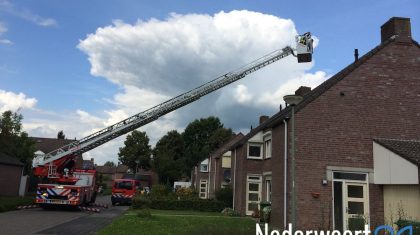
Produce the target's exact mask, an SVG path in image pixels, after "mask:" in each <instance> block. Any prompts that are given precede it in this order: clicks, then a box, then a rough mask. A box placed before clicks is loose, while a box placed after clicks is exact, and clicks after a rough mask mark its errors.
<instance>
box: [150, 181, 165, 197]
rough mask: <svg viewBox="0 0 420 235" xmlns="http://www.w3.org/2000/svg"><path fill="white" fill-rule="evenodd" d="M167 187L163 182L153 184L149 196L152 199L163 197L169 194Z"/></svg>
mask: <svg viewBox="0 0 420 235" xmlns="http://www.w3.org/2000/svg"><path fill="white" fill-rule="evenodd" d="M169 192H170V190H169V188H168V187H167V186H166V185H163V184H157V185H154V186H153V188H152V191H151V192H150V197H151V198H153V199H163V198H165V197H167V196H168V195H169Z"/></svg>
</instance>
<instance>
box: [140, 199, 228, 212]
mask: <svg viewBox="0 0 420 235" xmlns="http://www.w3.org/2000/svg"><path fill="white" fill-rule="evenodd" d="M145 203H147V204H149V206H150V208H151V209H157V210H180V211H188V210H193V211H203V212H220V211H222V210H223V209H224V207H225V205H224V203H223V202H219V201H214V200H176V199H175V200H174V199H169V200H168V199H149V201H147V202H146V200H145V199H144V198H142V197H137V198H135V199H134V200H133V208H144V207H145V205H144V204H145Z"/></svg>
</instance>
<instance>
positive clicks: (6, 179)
mask: <svg viewBox="0 0 420 235" xmlns="http://www.w3.org/2000/svg"><path fill="white" fill-rule="evenodd" d="M22 173H23V164H22V163H21V162H20V161H19V160H18V159H16V158H13V157H10V156H8V155H6V154H4V153H0V195H1V196H17V195H19V187H20V184H21V177H22Z"/></svg>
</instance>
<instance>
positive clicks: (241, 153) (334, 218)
mask: <svg viewBox="0 0 420 235" xmlns="http://www.w3.org/2000/svg"><path fill="white" fill-rule="evenodd" d="M296 94H297V95H300V96H302V97H303V99H302V101H301V102H300V103H298V104H297V105H296V106H294V110H295V115H294V120H295V126H294V136H295V138H294V139H293V140H294V141H293V144H294V147H295V176H296V177H295V181H294V184H295V188H296V207H295V208H296V224H295V225H294V227H295V228H298V229H303V230H305V229H311V230H313V229H339V230H344V229H347V228H349V227H350V225H351V224H352V223H355V222H357V219H360V218H363V219H364V220H365V222H366V223H369V224H370V225H371V227H376V226H379V225H382V224H384V223H385V222H389V216H390V214H392V213H393V212H392V211H395V210H396V208H395V206H396V205H397V204H398V202H399V201H402V202H404V201H407V200H409V204H407V203H406V204H404V203H403V205H402V208H403V209H405V210H406V212H407V213H410V214H409V216H410V217H412V218H416V216H418V215H417V214H416V213H415V212H411V211H410V210H409V208H410V207H413V206H416V205H418V203H419V200H420V191H419V190H420V186H419V158H420V157H419V155H418V154H417V155H416V154H415V153H414V154H413V153H411V155H408V154H406V153H405V152H404V151H403V150H401V149H404V148H395V149H393V148H392V147H389V146H388V145H391V146H395V145H397V144H395V143H393V144H389V142H392V141H394V142H395V141H397V142H398V141H402V142H403V143H406V142H408V143H417V142H418V141H419V140H420V105H419V104H420V46H419V44H418V43H417V42H415V41H414V40H413V39H412V38H411V25H410V19H408V18H399V17H394V18H391V19H390V20H389V21H387V22H386V23H385V24H384V25H383V26H382V27H381V43H380V45H378V46H377V47H376V48H374V49H373V50H371V51H370V52H368V53H367V54H366V55H364V56H363V57H361V58H357V57H356V58H355V62H354V63H352V64H350V65H349V66H347V67H346V68H345V69H343V70H342V71H340V72H339V73H337V74H336V75H335V76H333V77H331V78H330V79H328V80H327V81H325V82H324V83H323V84H321V85H319V86H318V87H316V88H315V89H314V90H310V89H309V88H301V89H298V90H297V91H296ZM291 111H292V107H291V106H288V107H286V108H285V109H283V110H281V111H280V112H278V113H276V114H275V115H273V116H272V117H270V118H269V119H268V120H266V121H263V122H261V124H260V125H259V126H258V127H256V128H254V129H253V130H252V131H251V132H250V133H249V134H248V135H246V136H245V137H244V138H242V139H241V140H240V141H238V142H237V143H235V145H234V146H233V147H232V155H233V161H234V163H233V165H234V171H235V174H234V192H235V194H234V209H235V210H237V211H239V212H241V213H242V214H250V212H252V210H253V209H255V208H256V207H258V204H259V202H261V201H262V200H267V199H270V200H271V204H272V212H271V223H272V225H273V226H274V227H277V228H282V227H285V226H286V225H287V223H290V222H291V221H292V218H291V215H292V194H291V192H292V181H291V176H292V175H291V156H290V154H291V147H292V138H291V137H290V136H291V132H292V128H291V121H290V119H291V117H292V115H291ZM268 139H270V144H268V145H267V147H265V141H266V140H268ZM387 144H388V145H387ZM397 146H398V145H397ZM410 146H417V145H415V144H411V145H410ZM270 148H271V149H270ZM396 149H398V150H396ZM414 149H415V147H414ZM399 151H400V152H399ZM413 151H414V152H415V150H411V152H413ZM265 152H270V153H271V154H269V155H266V154H265ZM401 152H402V153H401ZM267 156H269V157H267ZM394 167H395V168H394ZM395 172H398V173H395ZM389 175H391V177H389ZM268 182H269V183H268ZM268 184H269V186H268ZM268 191H269V192H271V196H269V197H268V193H267V192H268ZM390 206H391V207H394V208H390ZM417 208H418V207H417ZM417 211H418V210H417ZM394 218H395V217H394ZM417 219H419V218H418V217H417Z"/></svg>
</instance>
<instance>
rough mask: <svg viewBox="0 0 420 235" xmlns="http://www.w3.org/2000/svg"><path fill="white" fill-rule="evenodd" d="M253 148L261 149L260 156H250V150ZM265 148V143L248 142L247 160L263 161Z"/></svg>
mask: <svg viewBox="0 0 420 235" xmlns="http://www.w3.org/2000/svg"><path fill="white" fill-rule="evenodd" d="M251 146H253V147H256V146H257V147H260V156H259V157H257V156H250V155H249V148H250V147H251ZM263 148H264V144H263V143H259V142H248V144H247V159H257V160H261V159H263Z"/></svg>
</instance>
